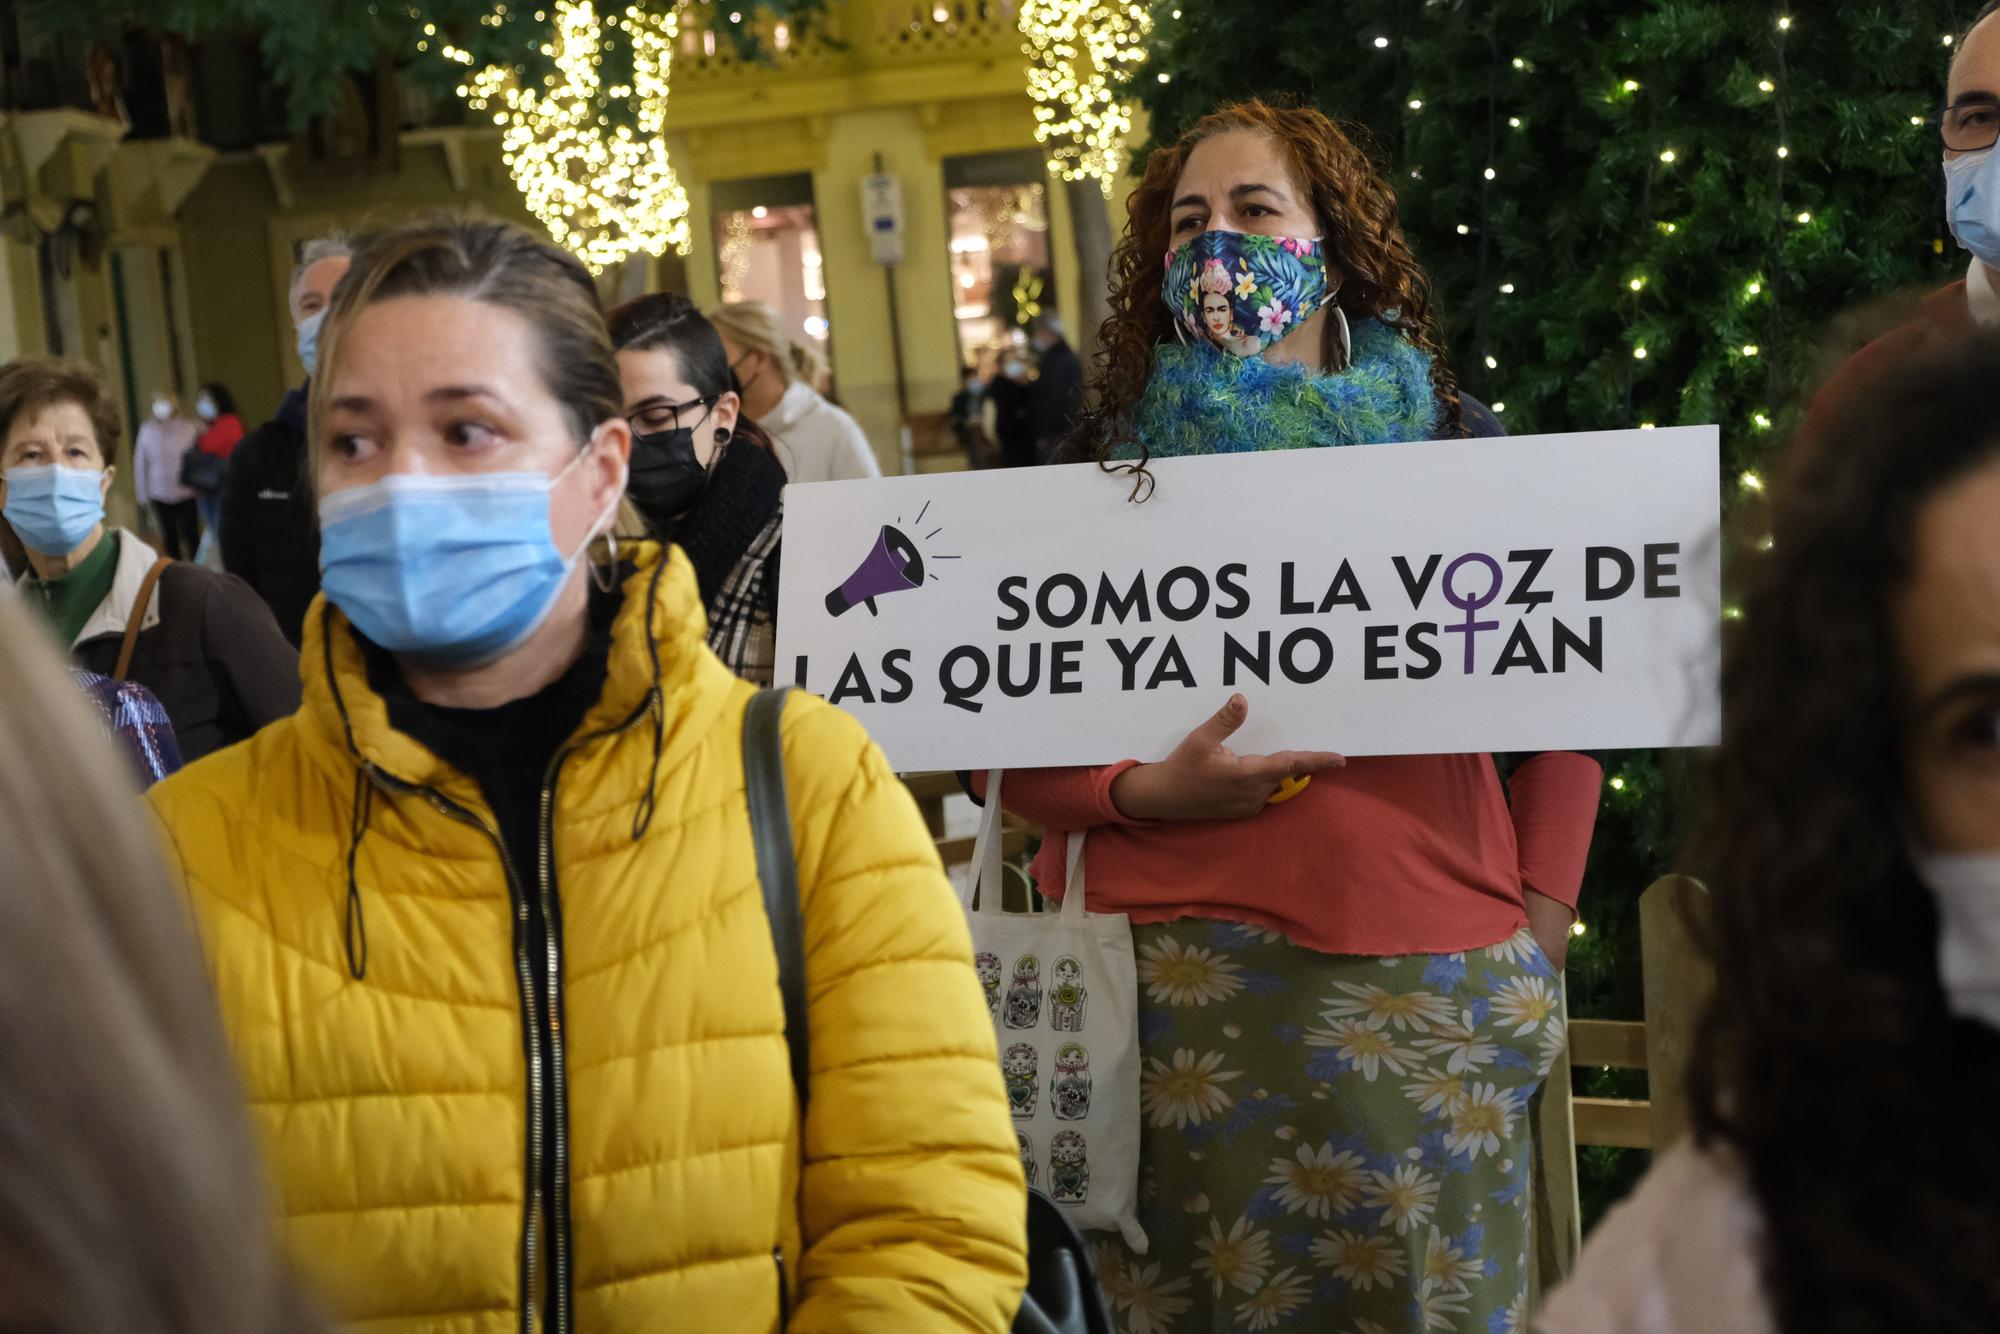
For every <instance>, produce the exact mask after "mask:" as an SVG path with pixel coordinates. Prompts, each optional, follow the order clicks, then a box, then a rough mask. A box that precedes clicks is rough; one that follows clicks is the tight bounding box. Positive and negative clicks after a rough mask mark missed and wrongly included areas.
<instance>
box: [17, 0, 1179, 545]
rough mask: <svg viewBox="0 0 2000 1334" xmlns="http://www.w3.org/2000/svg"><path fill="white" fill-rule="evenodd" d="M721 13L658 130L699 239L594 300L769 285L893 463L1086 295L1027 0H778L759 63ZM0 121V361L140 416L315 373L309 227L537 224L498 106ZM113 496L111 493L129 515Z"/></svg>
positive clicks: (679, 55) (693, 47) (1114, 203)
mask: <svg viewBox="0 0 2000 1334" xmlns="http://www.w3.org/2000/svg"><path fill="white" fill-rule="evenodd" d="M730 12H731V11H728V10H727V8H726V6H724V5H718V4H713V3H704V4H690V5H686V6H684V8H683V10H682V31H681V35H680V40H679V43H678V46H677V49H676V53H675V59H674V62H673V69H672V94H671V99H670V105H669V118H668V136H667V142H668V146H669V149H670V151H671V154H672V160H673V164H674V167H675V170H676V171H677V173H678V174H679V176H680V179H681V181H682V183H683V185H684V186H685V188H686V189H687V192H688V195H689V202H690V219H689V221H690V226H691V231H692V237H693V241H692V246H691V249H690V251H689V253H688V254H687V255H685V256H674V255H668V256H665V257H662V258H660V259H657V260H655V259H651V258H648V257H644V256H640V257H636V258H635V260H634V261H632V262H630V263H628V264H627V265H625V266H624V267H623V268H621V269H616V270H613V271H612V272H610V273H607V274H606V275H605V277H604V281H603V288H604V294H605V298H606V300H607V301H614V300H617V299H621V298H623V297H626V296H630V295H636V294H637V293H639V292H641V291H645V290H648V289H650V288H654V287H668V288H674V289H678V290H684V291H686V292H687V293H688V294H689V295H691V296H692V297H693V298H694V299H695V300H696V301H697V302H699V303H701V304H702V305H703V306H709V305H712V304H714V303H717V302H720V301H722V300H723V299H725V298H726V297H735V296H742V297H749V298H758V299H768V300H772V301H773V303H774V304H775V305H778V306H780V307H781V313H782V314H783V315H784V316H785V317H786V322H787V325H788V327H789V328H791V330H792V331H793V332H794V334H795V335H796V336H798V337H799V338H800V340H801V341H803V342H806V343H808V344H809V345H811V346H814V347H816V348H817V349H818V350H819V351H820V352H821V354H822V355H823V356H824V357H825V358H826V359H827V360H828V361H829V362H830V363H831V373H832V379H831V383H832V385H833V388H834V392H835V394H836V395H837V397H838V398H839V400H840V401H841V402H842V403H843V405H845V406H846V407H847V408H848V410H849V411H851V412H852V413H853V414H854V415H855V417H856V418H857V419H858V420H859V421H860V422H861V424H862V426H863V429H864V430H865V431H866V432H867V435H868V438H869V440H870V441H871V443H872V444H873V445H874V448H875V450H876V452H877V454H878V456H879V458H880V460H881V462H882V464H883V467H884V469H885V471H890V472H895V471H900V470H901V468H902V467H903V466H904V463H905V458H906V455H905V449H906V445H905V440H904V436H905V433H904V430H903V426H904V423H905V421H906V420H907V419H908V418H909V417H910V416H913V415H919V416H920V415H923V414H934V413H941V412H943V411H944V410H945V409H946V407H947V405H948V404H949V401H950V398H951V395H952V393H953V392H954V391H955V390H956V388H957V386H958V377H959V370H960V367H961V365H963V364H967V363H977V364H979V365H981V368H982V369H983V370H985V371H987V372H989V373H990V371H991V370H992V368H993V365H994V363H995V361H996V360H997V349H998V348H999V346H1000V344H1001V343H1002V342H1004V341H1007V340H1008V339H1009V338H1012V339H1013V340H1014V341H1018V338H1019V335H1018V333H1013V332H1011V331H1013V330H1016V329H1018V327H1019V325H1020V324H1022V323H1024V322H1025V320H1026V318H1027V317H1028V316H1030V315H1031V314H1032V313H1034V312H1035V311H1038V310H1045V309H1053V310H1056V311H1059V312H1062V313H1064V314H1065V315H1068V316H1069V317H1070V323H1071V325H1072V327H1074V325H1075V322H1076V312H1077V311H1078V310H1079V303H1078V292H1079V290H1080V289H1079V283H1080V281H1081V278H1080V274H1079V270H1078V263H1077V253H1076V244H1075V233H1074V226H1073V222H1072V218H1071V211H1070V209H1069V207H1068V200H1067V197H1066V187H1065V186H1064V184H1063V183H1062V182H1060V181H1057V180H1055V179H1053V178H1052V177H1049V176H1048V175H1047V174H1046V172H1045V170H1044V168H1043V165H1042V158H1041V153H1040V150H1039V149H1038V148H1037V146H1036V142H1035V135H1034V116H1033V110H1032V107H1031V105H1030V102H1029V99H1028V97H1027V94H1026V92H1025V78H1024V68H1025V57H1024V56H1023V55H1022V51H1021V37H1020V34H1019V32H1018V30H1017V27H1016V22H1017V20H1016V12H1015V4H1014V3H1013V2H1012V0H847V2H846V3H834V4H833V5H831V6H830V9H829V12H828V14H827V15H826V17H825V18H824V19H823V20H821V21H819V22H817V23H816V24H815V25H814V27H813V28H812V29H811V30H810V31H808V32H806V33H803V34H794V33H790V32H788V31H786V30H785V29H784V27H783V26H782V25H776V24H773V23H771V22H770V20H769V19H768V17H766V18H765V19H764V20H763V27H762V29H761V35H762V37H763V39H764V56H765V58H764V59H761V60H746V59H743V58H740V57H739V56H738V55H737V54H735V50H736V48H735V46H734V44H732V43H731V42H729V41H727V40H726V39H725V35H724V34H721V33H718V32H716V31H714V30H712V29H711V28H710V27H708V26H706V25H707V24H709V23H715V24H723V23H727V22H728V21H729V13H730ZM750 17H751V16H748V15H745V16H743V18H744V20H745V21H748V20H749V19H750ZM6 128H7V133H6V135H5V136H4V139H5V147H6V148H7V149H9V150H11V151H10V156H11V158H12V162H11V164H9V163H4V162H0V167H6V168H7V171H6V175H5V180H4V188H5V190H6V193H7V194H8V196H9V202H10V203H11V202H12V201H13V199H14V197H15V196H22V197H25V199H26V200H27V201H28V204H29V206H30V208H31V210H32V217H33V219H34V223H35V226H34V227H32V228H29V227H24V226H16V227H14V228H12V229H7V230H6V231H5V232H4V239H0V251H4V263H0V310H4V311H8V312H10V313H11V318H5V319H0V356H4V357H7V358H12V357H15V356H23V355H38V354H41V353H44V352H47V351H51V350H55V349H58V348H59V349H60V350H61V351H62V352H64V353H65V354H67V355H70V356H76V357H81V358H82V359H85V360H88V361H91V362H94V363H96V364H98V365H99V366H100V367H101V368H102V369H103V370H105V372H106V373H107V375H108V376H109V378H110V379H111V381H112V382H113V384H114V385H115V386H116V387H117V388H118V391H119V395H120V398H121V400H123V403H124V407H125V409H126V412H127V415H128V417H129V418H132V419H134V420H136V418H137V415H138V414H139V413H140V412H142V411H143V410H144V406H145V404H147V403H149V402H150V400H151V396H152V395H153V393H155V392H156V391H158V390H160V389H169V390H172V391H174V392H175V393H177V394H178V395H179V396H180V399H181V402H182V403H183V404H184V405H185V404H191V403H192V401H193V399H194V395H195V391H196V388H197V386H199V385H200V384H202V383H204V382H206V381H210V380H216V381H221V382H222V383H224V384H226V385H228V386H229V387H230V389H231V390H232V391H233V393H234V394H235V396H236V399H237V401H238V403H239V405H240V407H241V409H242V411H243V414H244V416H245V418H246V420H248V421H249V422H251V423H252V424H254V423H255V422H256V421H259V420H262V419H264V418H265V417H266V416H268V415H269V414H270V413H271V412H272V411H273V410H274V409H275V407H276V406H277V403H278V400H279V398H280V397H281V396H282V394H283V392H284V391H285V389H286V388H287V387H288V386H290V385H294V384H297V383H298V382H299V381H300V380H301V379H302V378H303V375H304V372H303V368H302V367H301V366H300V365H299V364H298V360H297V357H296V355H295V353H294V352H293V350H292V331H291V326H290V321H289V316H288V312H287V306H286V295H287V283H288V279H289V275H290V271H291V266H292V259H293V256H294V255H295V253H296V251H297V247H298V246H299V245H300V244H302V243H303V242H304V241H306V240H308V239H310V238H312V237H314V236H316V235H320V234H322V233H324V232H326V231H328V230H329V229H332V228H335V227H340V228H345V229H348V230H366V229H368V228H371V227H375V226H380V225H383V224H386V223H390V222H394V221H398V220H401V219H406V218H409V217H413V216H418V215H422V214H425V213H429V212H434V211H437V210H441V209H448V210H456V211H460V212H467V213H473V214H478V215H484V216H490V217H505V218H511V219H514V220H517V221H521V222H523V223H527V224H529V225H532V219H530V217H529V216H528V214H527V212H526V210H525V207H524V205H523V203H522V200H521V196H520V193H519V191H518V190H517V189H516V187H515V185H514V183H513V181H512V180H511V178H510V177H509V175H508V172H507V168H506V165H505V163H504V162H503V161H502V159H501V154H500V135H499V131H498V130H497V129H494V128H491V127H488V126H485V125H468V126H453V127H449V128H431V129H417V130H404V131H401V132H400V133H399V134H397V135H395V136H394V137H393V142H390V143H387V144H384V145H380V146H378V147H376V148H375V149H374V150H373V151H372V152H371V153H370V154H369V155H368V156H367V157H366V159H365V160H359V161H356V160H346V161H332V162H329V161H326V160H316V159H314V158H312V157H311V156H310V150H308V149H307V148H306V147H305V146H304V142H303V141H290V142H281V143H271V144H265V145H262V146H260V147H258V148H257V149H255V150H253V151H245V152H234V153H217V152H215V151H214V150H212V149H210V148H207V147H205V146H203V145H201V144H198V143H194V142H192V141H188V140H179V139H175V140H151V141H146V142H141V143H134V142H127V141H126V140H125V136H124V127H123V126H122V125H120V124H119V123H118V122H116V121H110V120H105V119H103V118H101V117H97V116H92V115H88V114H86V113H83V112H80V111H48V112H35V113H29V114H26V115H17V116H14V117H12V118H11V119H10V120H9V121H8V122H7V123H6ZM1140 133H1141V135H1143V129H1142V130H1141V131H1140ZM878 175H887V176H890V177H893V178H894V180H895V184H896V186H897V187H899V190H900V196H901V203H902V219H901V220H902V226H901V229H900V237H899V241H900V251H901V255H900V259H899V260H898V262H896V263H894V264H893V265H888V264H884V263H880V262H878V261H877V258H876V249H875V237H874V234H873V233H872V231H871V224H870V216H869V214H868V213H867V211H866V210H865V209H864V201H863V188H864V183H865V182H866V181H867V180H868V178H870V177H872V176H878ZM1123 189H1124V187H1123V186H1121V187H1120V190H1119V192H1118V194H1117V196H1116V197H1114V198H1113V199H1112V200H1111V216H1112V218H1113V219H1114V225H1117V223H1118V222H1120V221H1122V218H1123V213H1124V211H1123V197H1122V195H1123ZM84 205H87V206H88V209H89V216H88V217H84V216H82V215H81V214H80V213H79V208H80V206H84ZM65 226H68V227H69V229H70V235H69V236H68V239H67V240H63V241H62V242H61V244H60V245H58V244H57V243H56V240H55V239H52V238H61V237H63V236H64V235H65V233H64V228H65ZM54 259H60V261H61V262H60V263H56V262H53V261H54ZM892 291H893V299H892ZM892 300H893V313H892ZM128 448H129V440H128ZM128 485H129V484H128ZM120 491H121V495H120V497H119V498H118V499H117V500H116V501H115V502H114V515H115V517H119V518H122V519H126V520H128V521H129V519H130V517H131V512H130V509H129V490H127V488H126V487H125V486H121V488H120Z"/></svg>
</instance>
